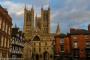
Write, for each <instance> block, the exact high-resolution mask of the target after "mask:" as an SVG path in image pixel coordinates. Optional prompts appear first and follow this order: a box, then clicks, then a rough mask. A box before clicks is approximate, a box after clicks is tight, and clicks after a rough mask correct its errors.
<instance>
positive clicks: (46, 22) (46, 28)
mask: <svg viewBox="0 0 90 60" xmlns="http://www.w3.org/2000/svg"><path fill="white" fill-rule="evenodd" d="M41 19H42V22H41V23H42V31H43V32H44V33H50V7H48V9H47V10H44V9H43V8H41Z"/></svg>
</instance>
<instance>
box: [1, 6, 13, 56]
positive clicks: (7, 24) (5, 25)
mask: <svg viewBox="0 0 90 60" xmlns="http://www.w3.org/2000/svg"><path fill="white" fill-rule="evenodd" d="M11 27H12V19H11V17H10V15H9V14H8V12H7V10H6V9H5V8H3V7H2V6H1V5H0V58H8V56H9V54H10V53H9V48H10V39H11Z"/></svg>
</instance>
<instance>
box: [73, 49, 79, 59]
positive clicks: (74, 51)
mask: <svg viewBox="0 0 90 60" xmlns="http://www.w3.org/2000/svg"><path fill="white" fill-rule="evenodd" d="M73 56H74V57H75V58H76V57H79V49H74V50H73Z"/></svg>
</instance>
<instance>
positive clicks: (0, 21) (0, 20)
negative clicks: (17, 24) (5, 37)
mask: <svg viewBox="0 0 90 60" xmlns="http://www.w3.org/2000/svg"><path fill="white" fill-rule="evenodd" d="M1 25H2V18H1V17H0V29H1Z"/></svg>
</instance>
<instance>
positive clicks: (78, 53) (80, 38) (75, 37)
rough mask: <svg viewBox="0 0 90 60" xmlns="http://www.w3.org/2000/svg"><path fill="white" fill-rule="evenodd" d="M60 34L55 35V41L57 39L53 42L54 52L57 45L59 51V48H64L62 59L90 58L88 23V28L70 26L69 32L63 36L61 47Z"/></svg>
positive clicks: (89, 29) (89, 28) (83, 59)
mask: <svg viewBox="0 0 90 60" xmlns="http://www.w3.org/2000/svg"><path fill="white" fill-rule="evenodd" d="M60 36H61V34H59V35H55V41H57V42H55V44H56V46H55V49H56V51H55V53H57V50H58V47H59V49H60V50H59V52H61V49H62V48H64V59H65V58H70V59H74V60H88V59H90V25H88V30H84V29H74V28H71V29H70V33H67V35H66V36H64V37H63V39H64V44H63V45H64V47H61V40H62V38H61V37H60ZM57 45H58V46H57ZM59 45H60V46H59ZM62 55H63V54H60V56H62ZM70 59H67V60H70Z"/></svg>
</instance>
